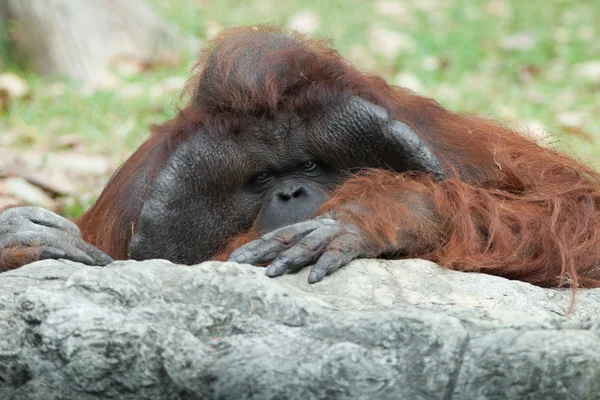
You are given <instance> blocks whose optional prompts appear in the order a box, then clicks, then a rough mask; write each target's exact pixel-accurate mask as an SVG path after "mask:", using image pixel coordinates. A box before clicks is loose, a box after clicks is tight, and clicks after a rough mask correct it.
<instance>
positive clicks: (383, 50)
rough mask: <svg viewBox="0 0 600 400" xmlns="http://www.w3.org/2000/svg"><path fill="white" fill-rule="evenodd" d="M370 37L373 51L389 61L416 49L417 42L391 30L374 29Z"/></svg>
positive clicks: (370, 32)
mask: <svg viewBox="0 0 600 400" xmlns="http://www.w3.org/2000/svg"><path fill="white" fill-rule="evenodd" d="M368 36H369V45H370V46H371V49H373V51H374V52H375V53H377V54H379V55H382V56H383V57H385V58H387V59H388V60H392V59H394V58H396V57H397V56H398V55H399V54H400V53H407V52H412V51H414V49H415V42H414V40H413V39H412V38H411V37H410V36H408V35H406V34H404V33H400V32H396V31H392V30H390V29H386V28H373V29H370V30H369V33H368Z"/></svg>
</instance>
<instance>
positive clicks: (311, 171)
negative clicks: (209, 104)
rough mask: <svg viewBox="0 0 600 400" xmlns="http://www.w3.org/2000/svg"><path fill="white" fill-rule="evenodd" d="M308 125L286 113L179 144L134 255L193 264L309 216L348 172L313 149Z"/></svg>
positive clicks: (145, 215)
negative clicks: (246, 237) (237, 239)
mask: <svg viewBox="0 0 600 400" xmlns="http://www.w3.org/2000/svg"><path fill="white" fill-rule="evenodd" d="M308 125H309V124H307V123H305V122H304V121H302V120H301V119H300V118H299V117H297V116H295V115H284V116H282V117H280V118H277V119H264V120H259V121H257V122H256V123H255V124H252V125H250V126H246V127H243V128H242V129H241V130H240V131H238V132H235V133H234V134H231V135H229V136H226V137H214V136H211V134H210V133H205V132H200V133H199V134H198V135H197V136H196V138H194V140H193V141H191V142H189V143H185V144H183V145H182V146H180V148H178V149H177V151H176V152H175V154H173V155H172V157H171V159H170V161H169V163H168V165H167V166H166V167H165V168H164V169H163V171H161V173H160V174H159V176H158V179H157V181H156V184H155V188H154V190H153V192H152V195H151V197H150V199H149V200H148V201H147V202H146V204H145V205H144V207H143V209H142V213H141V217H140V223H141V225H140V230H139V232H138V233H136V235H134V237H133V239H132V242H131V245H130V251H131V257H132V258H134V259H142V258H143V259H147V258H152V257H160V258H168V259H169V260H172V261H175V262H180V263H187V264H190V263H194V262H197V261H199V260H206V259H208V258H210V257H211V256H212V255H214V254H215V253H216V252H217V251H219V249H220V248H221V247H222V246H223V244H224V243H225V242H226V241H227V239H229V238H231V237H232V236H235V235H236V234H239V233H240V232H243V231H246V230H248V229H249V228H250V227H252V226H254V228H255V229H256V230H257V232H260V233H267V232H269V231H271V230H274V229H277V228H280V227H282V226H286V225H290V224H293V223H295V222H300V221H304V220H306V219H308V218H310V217H311V216H312V215H313V214H314V213H315V212H316V211H317V209H318V208H319V207H320V206H321V205H322V204H323V203H324V202H325V201H326V200H327V198H328V194H329V193H331V191H333V190H334V189H335V188H336V187H338V186H339V185H340V184H341V183H342V182H343V181H344V178H345V177H347V174H346V173H345V172H344V171H343V170H341V169H340V168H339V167H338V166H336V165H332V164H330V163H327V162H325V161H324V160H323V159H322V158H321V157H319V155H318V154H317V153H316V152H315V151H314V149H315V147H317V145H318V143H314V142H311V135H310V134H307V131H308V130H310V129H311V128H310V127H309V126H308ZM301 133H303V134H301ZM187 216H190V217H189V218H188V217H187ZM207 232H210V234H206V233H207ZM189 238H194V239H193V240H190V239H189ZM163 244H165V245H163Z"/></svg>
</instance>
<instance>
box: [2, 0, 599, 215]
mask: <svg viewBox="0 0 600 400" xmlns="http://www.w3.org/2000/svg"><path fill="white" fill-rule="evenodd" d="M152 3H153V5H154V7H155V9H156V10H157V11H158V12H159V13H160V14H161V15H162V16H164V17H165V18H166V19H168V20H170V21H171V22H173V23H174V24H176V25H178V26H179V27H181V29H182V30H183V31H185V32H189V33H192V34H194V35H196V36H198V37H200V38H201V39H206V35H207V31H210V30H214V27H215V26H217V27H223V28H226V27H230V26H235V25H248V24H257V23H263V22H273V23H278V24H283V25H285V24H286V23H287V22H288V21H289V19H290V18H291V17H292V16H294V15H295V14H297V13H298V12H301V11H306V10H312V11H313V12H315V13H316V14H318V16H319V24H318V29H317V30H316V31H315V33H314V35H315V36H318V37H328V38H331V39H332V40H333V45H334V46H335V47H336V48H337V49H338V50H339V51H340V52H341V53H342V54H344V55H346V56H348V57H349V58H350V59H351V60H352V61H353V62H354V63H355V64H357V65H358V66H359V67H361V68H363V69H366V68H368V69H370V70H371V71H373V72H376V73H381V74H382V75H383V76H384V77H386V78H387V79H388V80H389V81H391V82H394V81H395V79H396V78H397V77H398V76H399V74H402V73H404V74H408V75H409V76H410V77H411V78H412V79H413V81H414V80H415V79H416V80H417V81H418V82H420V86H421V87H422V91H423V94H424V95H427V96H431V97H434V98H436V99H437V100H438V101H440V102H441V103H442V104H443V105H444V106H446V107H447V108H450V109H452V110H456V111H473V112H477V113H480V114H484V115H488V116H490V117H492V118H496V119H501V120H503V121H506V122H507V123H509V124H515V125H516V124H517V123H519V122H527V123H531V122H535V123H537V124H540V123H541V124H543V126H544V127H545V128H546V130H547V131H548V132H550V133H551V134H552V142H553V145H556V146H558V147H560V148H563V149H567V150H568V151H571V152H573V153H574V154H576V156H577V157H580V158H581V159H583V160H584V161H586V162H588V163H590V164H592V165H594V166H595V167H600V146H599V145H597V144H596V143H597V142H598V138H600V96H599V91H600V83H599V82H596V83H594V82H590V81H586V80H585V79H583V78H581V77H578V76H576V75H575V70H576V66H577V64H579V63H582V62H586V61H591V60H600V41H598V40H597V37H598V35H600V2H598V1H581V0H571V1H569V0H563V1H559V0H555V1H552V0H525V1H524V0H504V1H501V0H489V1H484V0H438V1H434V0H429V1H426V0H414V1H412V2H410V1H403V2H401V3H402V4H404V5H405V9H404V12H403V13H401V14H393V13H391V12H383V13H382V12H381V11H378V8H377V7H376V3H377V2H376V1H367V0H330V1H323V0H295V1H287V0H285V1H281V0H255V1H233V0H214V1H200V0H196V1H191V0H170V1H167V0H152ZM427 4H433V6H431V7H428V6H426V5H427ZM373 28H384V29H388V30H391V31H395V32H399V33H402V34H403V35H406V36H407V37H408V38H409V39H410V40H411V41H412V42H413V46H412V47H411V48H410V49H409V50H407V51H404V52H400V53H399V54H398V55H397V56H395V57H391V58H389V57H384V56H382V55H380V54H377V53H376V52H375V51H373V46H372V45H371V44H370V42H369V32H370V31H371V30H372V29H373ZM520 32H527V33H528V34H529V35H530V36H531V37H533V38H535V44H534V45H533V47H532V48H530V49H528V50H525V51H518V50H506V49H503V48H502V46H501V43H502V41H503V39H504V38H506V37H507V36H510V35H513V34H517V33H520ZM0 50H1V49H0ZM0 54H3V52H0ZM432 59H433V60H436V61H437V62H438V63H439V65H440V66H439V67H438V68H431V67H430V68H427V65H428V64H431V60H432ZM428 60H429V63H428V62H427V61H428ZM192 61H193V56H191V57H190V59H189V60H185V62H183V63H182V64H181V65H180V66H179V67H178V68H176V69H171V70H165V69H158V70H153V71H151V72H149V73H145V74H143V75H141V76H137V77H135V78H131V79H129V82H134V83H136V84H139V85H142V86H143V87H147V88H149V87H151V86H152V85H154V84H157V83H159V82H160V81H161V80H163V79H164V78H166V77H168V76H172V75H175V76H186V75H187V68H188V66H189V65H191V63H192ZM5 65H8V68H9V69H12V70H13V71H15V68H16V67H15V66H14V63H11V62H10V60H8V61H7V60H5ZM16 72H17V73H18V74H20V75H22V76H25V78H26V79H27V81H28V82H29V84H30V85H31V87H32V90H33V95H32V98H31V99H30V100H23V101H16V102H13V103H12V104H11V105H10V108H9V110H8V112H6V113H5V114H2V115H0V132H2V131H11V132H16V133H17V134H18V135H19V137H22V138H23V140H21V141H17V145H18V146H20V147H21V148H23V150H24V151H25V150H26V149H27V148H28V147H42V148H44V149H47V150H49V151H51V150H53V149H54V147H53V146H55V145H54V143H56V140H55V139H56V137H57V136H58V135H64V134H73V133H76V134H79V135H80V136H81V137H82V140H83V142H84V144H85V146H86V148H89V149H91V150H92V151H94V152H98V153H103V154H110V155H111V157H113V158H114V160H115V164H116V163H118V162H120V161H122V160H123V159H125V158H126V157H127V155H128V154H130V153H131V152H132V151H133V150H134V149H135V148H136V147H137V146H138V145H139V144H140V143H141V142H142V141H143V140H144V139H145V138H146V137H147V133H148V130H147V128H146V127H147V126H148V125H149V124H151V123H157V122H160V121H164V120H166V119H168V118H169V117H171V116H172V115H173V113H174V110H175V106H176V104H177V102H178V101H179V99H178V96H177V94H175V93H169V94H164V95H162V96H158V97H156V98H152V97H150V96H147V95H141V96H134V97H126V96H124V95H123V94H122V93H120V91H119V90H117V91H112V92H111V91H108V92H97V93H94V94H92V95H86V94H83V93H82V91H81V89H80V88H78V87H77V86H75V85H69V84H67V85H66V90H65V92H64V94H62V95H61V96H60V97H56V95H55V94H53V90H55V89H56V81H54V80H48V79H42V78H39V77H36V76H35V75H33V74H31V73H28V72H27V71H22V70H18V69H16ZM574 111H575V112H578V113H580V114H582V117H581V118H580V122H578V123H577V124H576V125H577V126H574V127H564V126H561V123H560V121H561V115H562V114H564V113H565V112H574ZM74 213H76V212H74Z"/></svg>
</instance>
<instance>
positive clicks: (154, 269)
mask: <svg viewBox="0 0 600 400" xmlns="http://www.w3.org/2000/svg"><path fill="white" fill-rule="evenodd" d="M307 276H308V270H304V271H301V272H300V273H297V274H289V275H286V276H282V277H279V278H276V279H270V278H267V277H265V276H264V270H263V269H261V268H257V267H251V266H248V265H238V264H233V263H204V264H200V265H196V266H191V267H188V266H180V265H174V264H171V263H169V262H166V261H160V260H153V261H145V262H133V261H127V262H116V263H114V264H112V265H110V266H108V267H105V268H97V267H86V266H83V265H80V264H76V263H72V262H66V261H42V262H38V263H34V264H30V265H27V266H25V267H23V268H20V269H18V270H15V271H10V272H7V273H3V274H0V398H1V399H44V400H47V399H77V400H81V399H200V398H202V399H313V398H314V399H451V398H454V399H521V398H527V399H538V398H546V399H570V398H577V399H600V290H580V291H579V293H578V294H577V297H576V304H575V309H574V311H573V312H571V313H570V314H569V313H568V312H569V307H570V304H571V292H570V291H569V290H556V289H542V288H538V287H535V286H532V285H529V284H525V283H522V282H515V281H508V280H506V279H502V278H498V277H493V276H488V275H482V274H468V273H460V272H455V271H448V270H444V269H441V268H439V267H437V266H436V265H434V264H432V263H429V262H426V261H421V260H407V261H381V260H358V261H355V262H353V263H352V264H351V265H349V266H347V267H345V268H343V269H341V270H340V271H338V272H337V273H335V274H333V275H331V276H329V277H327V278H326V279H325V280H324V281H322V282H320V283H318V284H315V285H309V284H308V283H307Z"/></svg>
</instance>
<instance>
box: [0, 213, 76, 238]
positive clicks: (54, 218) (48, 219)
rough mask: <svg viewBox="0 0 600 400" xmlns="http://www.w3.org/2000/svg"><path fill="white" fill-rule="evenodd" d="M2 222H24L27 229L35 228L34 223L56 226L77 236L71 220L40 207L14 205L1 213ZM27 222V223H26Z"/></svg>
mask: <svg viewBox="0 0 600 400" xmlns="http://www.w3.org/2000/svg"><path fill="white" fill-rule="evenodd" d="M2 220H3V222H7V223H9V224H12V225H15V224H16V225H19V226H22V225H23V224H26V227H27V228H28V229H35V226H36V225H39V226H43V227H48V228H56V229H60V230H62V231H65V232H69V233H71V234H73V235H76V236H79V228H78V227H77V225H75V224H74V223H73V222H71V221H69V220H68V219H66V218H63V217H61V216H60V215H58V214H55V213H53V212H52V211H48V210H46V209H43V208H41V207H14V208H9V209H7V210H6V211H4V212H3V213H2ZM28 222H29V223H28Z"/></svg>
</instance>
